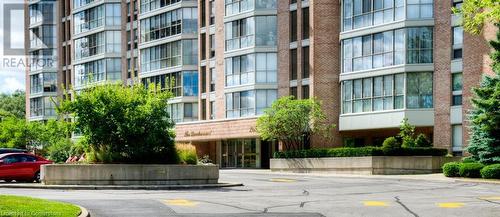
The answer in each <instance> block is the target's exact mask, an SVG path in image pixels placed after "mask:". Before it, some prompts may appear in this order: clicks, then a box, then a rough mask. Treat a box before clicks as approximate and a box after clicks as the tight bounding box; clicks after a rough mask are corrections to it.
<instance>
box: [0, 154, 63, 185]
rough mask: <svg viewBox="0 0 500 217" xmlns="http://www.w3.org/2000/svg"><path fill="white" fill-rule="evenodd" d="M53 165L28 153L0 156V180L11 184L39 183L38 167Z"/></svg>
mask: <svg viewBox="0 0 500 217" xmlns="http://www.w3.org/2000/svg"><path fill="white" fill-rule="evenodd" d="M51 163H53V162H52V161H50V160H47V159H45V158H42V157H39V156H36V155H32V154H28V153H8V154H0V180H4V181H6V182H11V181H12V180H16V181H17V182H22V181H28V182H33V181H36V182H39V181H40V166H41V165H44V164H51Z"/></svg>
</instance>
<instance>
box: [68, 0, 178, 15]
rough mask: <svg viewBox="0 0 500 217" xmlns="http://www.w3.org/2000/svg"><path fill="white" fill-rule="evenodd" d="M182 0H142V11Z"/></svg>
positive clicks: (148, 10)
mask: <svg viewBox="0 0 500 217" xmlns="http://www.w3.org/2000/svg"><path fill="white" fill-rule="evenodd" d="M77 1H89V0H77ZM91 1H94V0H91ZM180 1H181V0H141V13H146V12H150V11H153V10H156V9H158V8H162V7H165V6H169V5H172V4H175V3H178V2H180Z"/></svg>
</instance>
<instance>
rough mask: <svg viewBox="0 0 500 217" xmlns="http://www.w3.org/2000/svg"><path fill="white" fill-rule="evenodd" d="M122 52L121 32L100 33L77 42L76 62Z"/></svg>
mask: <svg viewBox="0 0 500 217" xmlns="http://www.w3.org/2000/svg"><path fill="white" fill-rule="evenodd" d="M120 51H121V34H120V31H105V32H99V33H96V34H92V35H88V36H85V37H83V38H79V39H76V40H75V59H76V60H80V59H83V58H87V57H91V56H95V55H99V54H104V53H120Z"/></svg>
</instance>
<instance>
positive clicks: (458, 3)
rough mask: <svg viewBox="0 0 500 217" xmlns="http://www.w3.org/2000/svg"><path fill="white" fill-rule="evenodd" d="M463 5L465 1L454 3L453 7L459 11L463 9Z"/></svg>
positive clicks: (455, 1)
mask: <svg viewBox="0 0 500 217" xmlns="http://www.w3.org/2000/svg"><path fill="white" fill-rule="evenodd" d="M462 4H463V1H458V0H454V1H453V7H454V8H456V9H458V10H460V9H462Z"/></svg>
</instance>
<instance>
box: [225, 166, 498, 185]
mask: <svg viewBox="0 0 500 217" xmlns="http://www.w3.org/2000/svg"><path fill="white" fill-rule="evenodd" d="M224 171H225V172H226V173H228V174H230V173H232V172H234V173H242V172H243V173H249V174H262V175H295V176H297V175H300V176H310V177H315V176H316V177H337V178H362V179H393V180H402V179H403V180H422V181H434V182H469V183H484V184H497V185H500V179H479V178H478V179H473V178H458V177H453V178H449V177H446V176H444V175H443V174H442V173H433V174H418V175H357V174H329V173H291V172H271V171H270V170H265V169H234V170H232V169H228V170H224Z"/></svg>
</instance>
